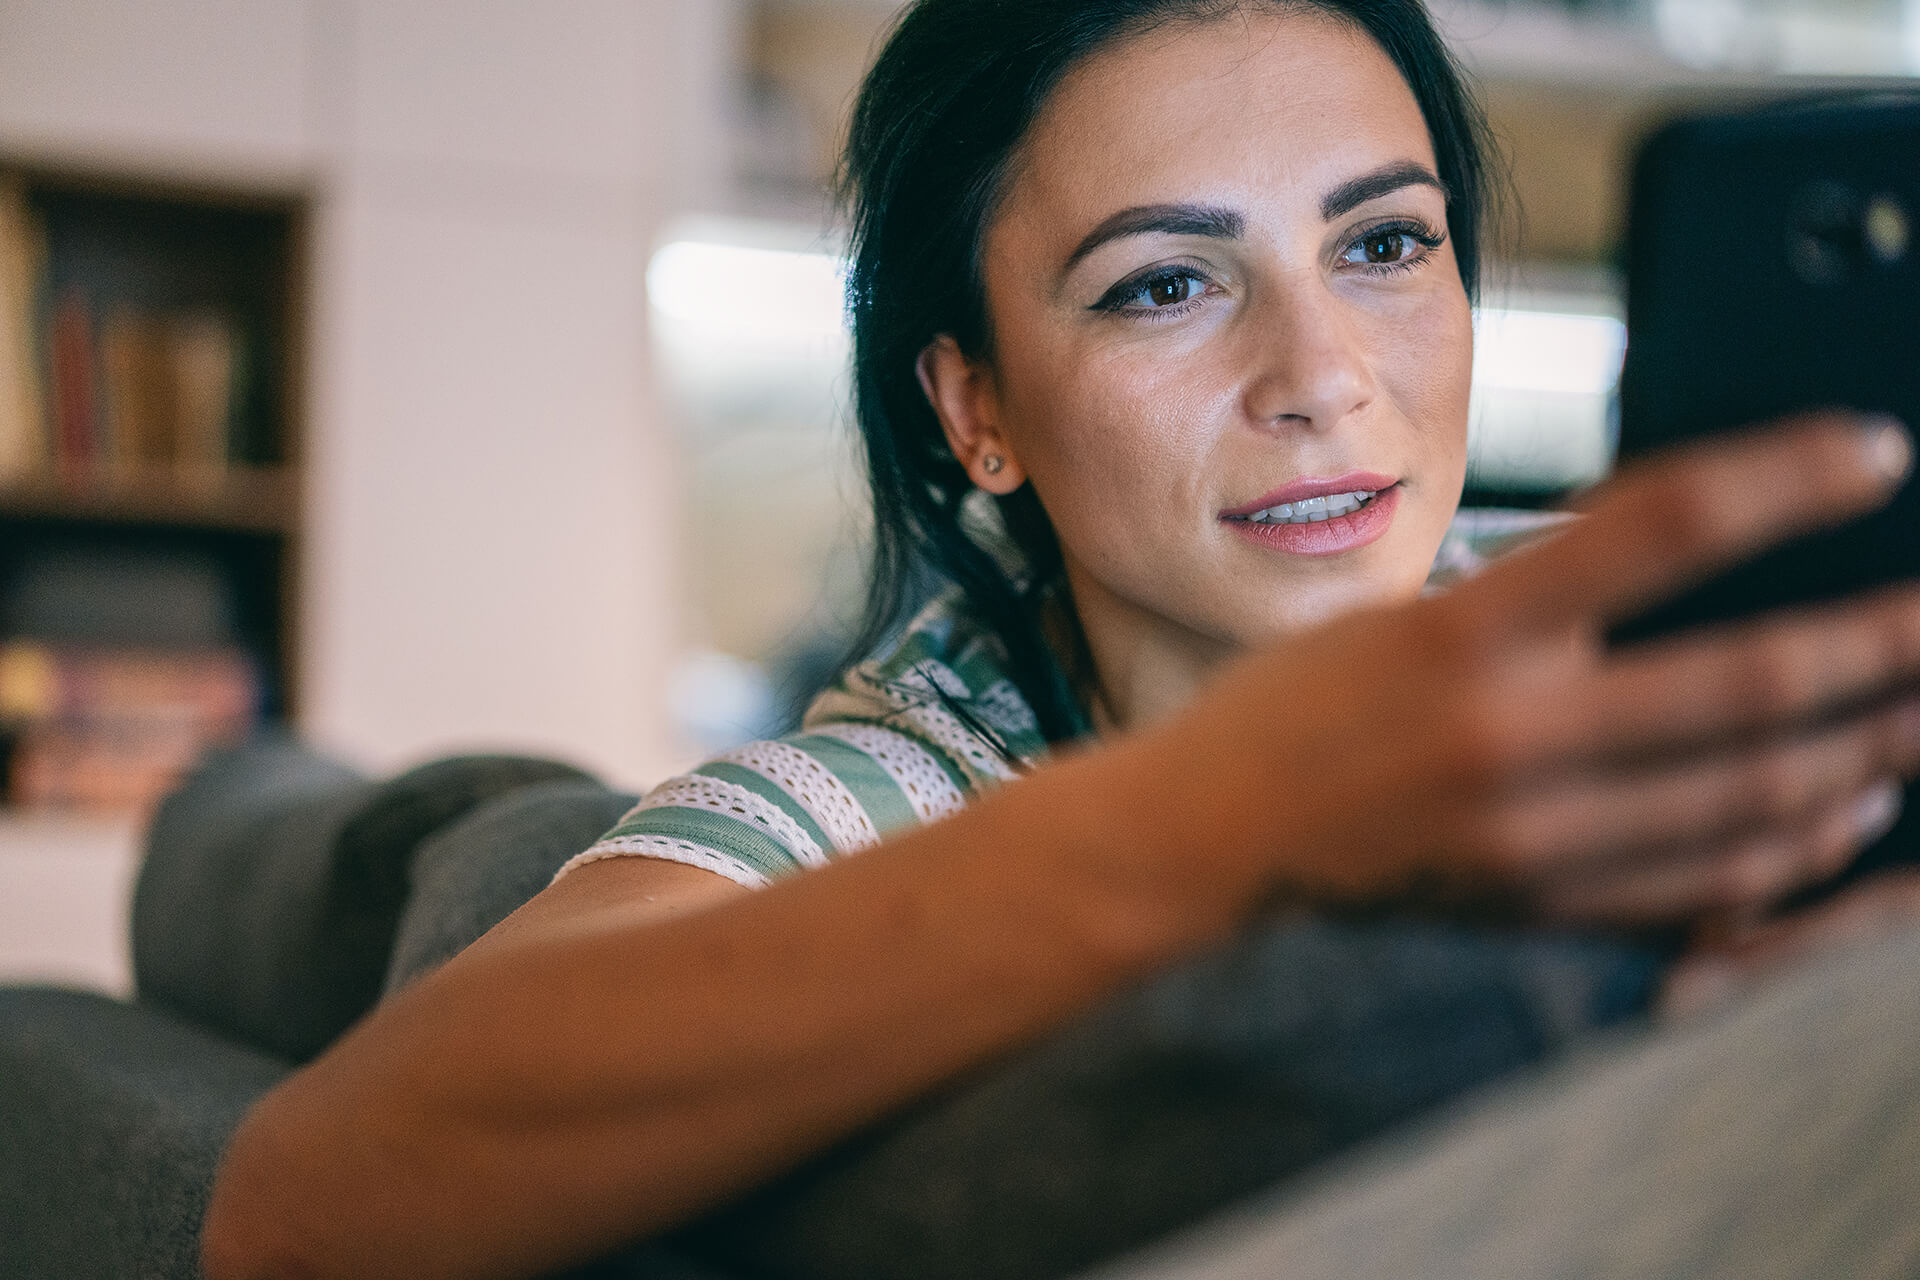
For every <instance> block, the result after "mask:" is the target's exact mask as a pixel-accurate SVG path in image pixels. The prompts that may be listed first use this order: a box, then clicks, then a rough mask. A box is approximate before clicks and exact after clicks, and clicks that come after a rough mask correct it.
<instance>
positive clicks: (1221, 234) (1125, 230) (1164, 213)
mask: <svg viewBox="0 0 1920 1280" xmlns="http://www.w3.org/2000/svg"><path fill="white" fill-rule="evenodd" d="M1246 226H1247V223H1246V219H1245V218H1243V217H1241V216H1240V215H1239V214H1237V213H1235V212H1234V211H1233V210H1231V209H1221V208H1218V207H1216V206H1213V205H1205V204H1143V205H1136V206H1135V207H1134V208H1131V209H1122V210H1121V211H1120V212H1118V213H1116V214H1114V215H1113V216H1112V217H1110V218H1107V219H1106V220H1105V221H1103V222H1102V223H1101V224H1100V225H1099V226H1097V227H1095V228H1094V229H1093V230H1091V231H1089V232H1087V234H1086V238H1085V239H1083V240H1081V241H1080V243H1079V244H1078V245H1076V246H1075V247H1074V250H1073V252H1072V253H1070V254H1068V255H1067V262H1066V265H1065V266H1064V267H1062V268H1061V269H1060V270H1061V273H1062V274H1063V275H1064V274H1065V273H1066V272H1068V271H1071V270H1073V268H1074V264H1075V263H1077V262H1079V261H1080V259H1082V258H1084V257H1086V256H1087V255H1088V254H1090V253H1092V252H1093V251H1094V250H1095V249H1098V248H1099V247H1100V246H1101V245H1103V244H1106V243H1107V242H1108V241H1109V240H1120V239H1123V238H1125V237H1127V236H1144V235H1150V234H1153V233H1156V232H1157V233H1158V234H1160V235H1168V236H1208V237H1211V238H1213V239H1216V240H1238V239H1239V238H1240V233H1241V232H1243V231H1245V230H1246Z"/></svg>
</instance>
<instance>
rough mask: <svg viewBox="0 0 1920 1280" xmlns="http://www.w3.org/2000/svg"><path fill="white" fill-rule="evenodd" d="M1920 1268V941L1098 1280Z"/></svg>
mask: <svg viewBox="0 0 1920 1280" xmlns="http://www.w3.org/2000/svg"><path fill="white" fill-rule="evenodd" d="M1914 1275H1920V932H1916V933H1909V934H1907V935H1905V936H1903V937H1899V938H1893V939H1889V940H1886V941H1883V942H1881V943H1879V944H1877V945H1873V946H1869V947H1864V948H1861V949H1858V950H1856V951H1853V952H1850V953H1845V954H1841V955H1838V956H1833V957H1829V958H1827V959H1826V960H1824V961H1823V962H1821V963H1818V964H1816V965H1814V966H1812V967H1810V968H1809V969H1807V970H1806V971H1804V972H1801V973H1798V974H1795V975H1793V976H1791V977H1789V978H1787V979H1785V980H1783V981H1782V982H1781V983H1780V984H1779V985H1778V986H1776V987H1774V988H1773V989H1771V990H1768V991H1766V992H1763V993H1762V994H1760V995H1759V996H1757V997H1755V998H1752V999H1750V1000H1748V1001H1746V1002H1745V1003H1743V1004H1742V1005H1740V1006H1738V1007H1737V1008H1734V1009H1732V1010H1729V1011H1727V1012H1726V1013H1725V1014H1724V1015H1721V1016H1718V1017H1714V1018H1712V1019H1710V1020H1707V1021H1703V1022H1701V1023H1698V1024H1696V1025H1692V1026H1689V1027H1686V1028H1682V1029H1679V1030H1675V1031H1670V1032H1663V1033H1659V1034H1653V1035H1647V1034H1637V1035H1635V1036H1632V1037H1630V1038H1624V1039H1622V1040H1621V1041H1620V1042H1619V1043H1615V1044H1611V1045H1606V1046H1603V1047H1600V1048H1597V1049H1594V1050H1592V1051H1589V1052H1583V1053H1580V1054H1576V1055H1575V1056H1573V1057H1572V1058H1571V1059H1569V1060H1567V1061H1565V1062H1563V1063H1561V1064H1559V1065H1558V1066H1556V1067H1555V1068H1553V1069H1552V1070H1550V1071H1547V1072H1545V1073H1544V1074H1541V1075H1539V1076H1538V1077H1535V1078H1531V1079H1529V1080H1527V1081H1526V1082H1525V1083H1524V1084H1522V1085H1520V1086H1519V1087H1516V1088H1511V1089H1504V1090H1501V1091H1499V1092H1498V1093H1497V1094H1495V1095H1494V1096H1492V1097H1490V1098H1488V1099H1486V1100H1484V1101H1483V1102H1481V1103H1479V1104H1477V1105H1474V1106H1472V1107H1470V1108H1468V1109H1466V1110H1465V1111H1464V1112H1463V1113H1461V1114H1456V1115H1452V1116H1450V1117H1448V1118H1447V1119H1446V1120H1445V1121H1444V1122H1442V1123H1438V1124H1431V1125H1428V1126H1424V1127H1423V1128H1422V1130H1421V1131H1420V1132H1419V1133H1417V1134H1415V1135H1413V1136H1411V1137H1407V1138H1402V1139H1398V1140H1396V1141H1394V1142H1392V1143H1390V1144H1387V1145H1386V1146H1384V1147H1380V1148H1376V1149H1374V1150H1372V1151H1370V1152H1369V1153H1367V1154H1366V1155H1365V1156H1364V1157H1362V1158H1360V1159H1357V1160H1350V1161H1348V1162H1346V1165H1345V1167H1344V1168H1341V1169H1340V1170H1338V1171H1337V1172H1334V1173H1332V1174H1331V1175H1328V1176H1325V1177H1323V1178H1321V1179H1318V1180H1316V1185H1315V1187H1313V1188H1312V1189H1311V1190H1310V1191H1305V1192H1304V1193H1303V1192H1301V1191H1295V1192H1292V1193H1289V1194H1285V1195H1282V1196H1278V1197H1268V1198H1266V1199H1265V1200H1264V1201H1261V1202H1257V1203H1253V1204H1251V1205H1248V1206H1246V1207H1243V1208H1242V1209H1240V1210H1237V1211H1235V1212H1234V1213H1233V1214H1231V1215H1230V1216H1228V1217H1226V1218H1224V1219H1222V1220H1220V1221H1217V1222H1215V1223H1212V1224H1209V1225H1207V1226H1205V1227H1203V1228H1201V1229H1199V1230H1197V1231H1195V1232H1193V1233H1191V1234H1190V1235H1188V1236H1187V1237H1185V1238H1183V1239H1180V1240H1178V1241H1176V1242H1175V1243H1173V1244H1171V1245H1169V1246H1165V1247H1163V1248H1161V1249H1158V1250H1156V1251H1155V1253H1154V1254H1153V1255H1152V1256H1150V1257H1143V1258H1137V1259H1135V1260H1133V1261H1131V1262H1130V1263H1128V1264H1125V1265H1120V1266H1115V1267H1113V1268H1112V1269H1111V1270H1105V1271H1102V1272H1101V1273H1100V1275H1099V1278H1098V1280H1254V1277H1260V1278H1261V1280H1271V1278H1274V1277H1284V1278H1285V1280H1354V1278H1356V1277H1367V1276H1420V1277H1423V1278H1426V1280H1521V1278H1522V1277H1526V1278H1527V1280H1533V1278H1535V1277H1541V1276H1553V1277H1563V1278H1564V1280H1629V1278H1631V1280H1666V1278H1671V1280H1755V1278H1766V1280H1875V1278H1877V1277H1887V1278H1888V1280H1892V1278H1893V1277H1910V1276H1914Z"/></svg>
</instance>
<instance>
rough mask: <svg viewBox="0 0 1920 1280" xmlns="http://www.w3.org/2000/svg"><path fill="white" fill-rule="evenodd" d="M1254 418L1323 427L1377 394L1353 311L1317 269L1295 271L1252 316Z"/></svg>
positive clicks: (1249, 385) (1273, 424) (1269, 424)
mask: <svg viewBox="0 0 1920 1280" xmlns="http://www.w3.org/2000/svg"><path fill="white" fill-rule="evenodd" d="M1246 321H1247V324H1246V331H1247V345H1246V351H1247V366H1246V367H1247V369H1248V371H1249V372H1248V376H1247V380H1246V395H1245V405H1246V413H1247V416H1248V418H1249V419H1250V420H1251V421H1252V422H1253V423H1254V424H1255V425H1257V426H1261V427H1266V428H1269V429H1271V428H1287V427H1297V428H1303V429H1306V430H1315V431H1324V430H1327V429H1328V428H1331V427H1333V426H1335V425H1336V424H1338V423H1339V422H1341V421H1342V420H1343V419H1345V418H1347V417H1348V416H1350V415H1352V414H1354V413H1357V412H1359V411H1360V410H1362V409H1364V408H1366V407H1367V405H1368V404H1369V403H1371V402H1372V400H1373V398H1374V396H1375V395H1376V394H1377V393H1378V385H1377V383H1376V382H1375V380H1374V374H1373V366H1372V363H1371V362H1370V361H1369V360H1368V358H1367V356H1368V352H1367V348H1366V344H1365V342H1364V340H1363V335H1362V333H1361V331H1360V328H1359V326H1358V325H1356V324H1355V323H1354V317H1352V316H1351V315H1349V314H1348V311H1347V308H1346V307H1345V306H1344V305H1343V304H1342V303H1341V301H1340V299H1339V298H1338V297H1337V296H1336V295H1335V294H1334V293H1333V291H1332V290H1331V289H1330V288H1328V287H1327V283H1326V282H1325V281H1324V280H1321V279H1318V278H1317V273H1314V272H1308V271H1301V272H1294V273H1290V274H1289V275H1288V276H1287V277H1286V278H1285V279H1283V280H1280V281H1277V282H1276V283H1275V284H1274V285H1272V286H1270V287H1269V288H1268V289H1267V290H1265V296H1264V297H1263V298H1261V299H1259V301H1258V303H1257V304H1256V305H1255V306H1253V307H1251V308H1250V309H1249V311H1248V313H1247V316H1246Z"/></svg>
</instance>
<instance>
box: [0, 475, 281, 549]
mask: <svg viewBox="0 0 1920 1280" xmlns="http://www.w3.org/2000/svg"><path fill="white" fill-rule="evenodd" d="M298 481H299V477H298V475H297V473H296V472H295V471H294V469H293V468H291V467H235V468H232V469H230V470H227V471H225V472H222V473H216V474H210V475H207V476H204V477H200V478H197V479H196V478H193V477H182V476H178V475H173V474H170V473H167V472H144V473H142V472H133V473H129V474H124V475H102V476H97V477H91V478H86V479H78V480H62V479H59V478H57V477H54V476H51V475H45V474H40V475H33V476H28V477H24V478H21V479H17V480H13V481H10V482H0V520H4V519H8V518H16V519H18V518H31V519H42V520H45V519H54V520H76V521H98V522H101V523H105V524H122V525H162V526H167V527H170V528H177V529H222V530H243V531H247V532H252V533H269V534H285V535H288V536H291V535H293V534H294V533H295V532H297V530H298V526H299V483H298Z"/></svg>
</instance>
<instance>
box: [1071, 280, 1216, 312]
mask: <svg viewBox="0 0 1920 1280" xmlns="http://www.w3.org/2000/svg"><path fill="white" fill-rule="evenodd" d="M1174 280H1192V281H1194V282H1195V283H1197V284H1198V285H1199V286H1200V288H1199V290H1198V291H1197V292H1195V293H1194V294H1193V295H1192V296H1191V297H1188V298H1185V299H1183V300H1182V301H1180V302H1174V303H1169V304H1168V305H1167V306H1164V307H1153V306H1145V307H1141V306H1132V305H1130V301H1131V299H1134V298H1137V297H1139V296H1140V295H1141V294H1143V293H1145V292H1146V291H1147V290H1149V289H1151V288H1153V287H1154V286H1155V285H1159V284H1166V283H1169V282H1170V281H1174ZM1212 283H1213V282H1212V281H1211V280H1209V279H1207V276H1206V273H1205V272H1203V271H1201V270H1200V269H1199V268H1198V267H1181V266H1163V267H1154V268H1152V269H1151V270H1148V271H1145V272H1142V273H1141V274H1140V275H1137V276H1129V277H1127V278H1126V279H1125V280H1122V281H1121V282H1120V283H1119V284H1116V285H1115V286H1113V288H1111V289H1109V290H1107V291H1106V293H1105V294H1103V295H1102V296H1101V298H1100V301H1098V302H1096V303H1094V304H1093V308H1092V309H1093V310H1095V311H1107V312H1113V313H1115V314H1119V315H1135V316H1139V317H1141V318H1142V319H1147V320H1156V321H1158V320H1171V319H1173V318H1174V317H1176V316H1183V315H1185V314H1186V313H1187V312H1188V311H1191V310H1192V309H1193V308H1194V307H1195V306H1197V305H1198V304H1199V302H1200V300H1201V299H1202V298H1204V297H1206V291H1207V289H1208V287H1209V286H1210V285H1211V284H1212Z"/></svg>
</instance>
